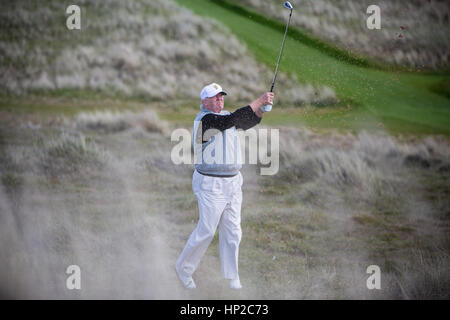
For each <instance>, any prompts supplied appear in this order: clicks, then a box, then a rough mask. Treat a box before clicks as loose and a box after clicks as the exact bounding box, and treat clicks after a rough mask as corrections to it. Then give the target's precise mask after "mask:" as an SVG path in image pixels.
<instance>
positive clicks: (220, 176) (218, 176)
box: [195, 170, 238, 178]
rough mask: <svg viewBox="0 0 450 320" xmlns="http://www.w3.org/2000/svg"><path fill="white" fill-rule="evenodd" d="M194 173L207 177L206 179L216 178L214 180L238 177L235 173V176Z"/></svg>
mask: <svg viewBox="0 0 450 320" xmlns="http://www.w3.org/2000/svg"><path fill="white" fill-rule="evenodd" d="M195 171H197V172H198V173H200V174H201V175H204V176H208V177H216V178H232V177H235V176H237V175H238V174H237V173H236V174H232V175H218V174H210V173H203V172H200V171H198V170H195Z"/></svg>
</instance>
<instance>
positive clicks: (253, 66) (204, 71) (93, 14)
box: [0, 0, 337, 105]
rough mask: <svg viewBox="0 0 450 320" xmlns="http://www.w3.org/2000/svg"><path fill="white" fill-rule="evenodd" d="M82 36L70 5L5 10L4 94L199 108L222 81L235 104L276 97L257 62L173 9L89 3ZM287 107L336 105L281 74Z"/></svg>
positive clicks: (217, 28)
mask: <svg viewBox="0 0 450 320" xmlns="http://www.w3.org/2000/svg"><path fill="white" fill-rule="evenodd" d="M78 5H79V6H80V7H81V9H82V12H81V19H82V23H81V26H82V27H81V28H82V29H81V30H73V31H69V30H68V29H67V28H66V27H65V21H64V19H63V18H64V12H65V9H66V7H65V4H64V3H62V2H60V1H54V0H53V1H46V2H45V3H39V4H38V3H35V2H29V1H15V2H14V4H13V3H8V2H2V4H1V5H0V6H1V7H0V26H1V30H2V31H1V35H2V36H1V37H0V84H1V89H0V90H1V91H2V92H3V93H5V92H6V93H8V92H10V93H15V94H23V93H26V92H29V91H30V90H50V91H51V90H67V89H70V90H86V89H88V90H94V91H95V90H98V91H100V92H101V93H102V94H103V95H112V96H114V95H115V94H119V95H125V96H134V97H139V98H145V99H147V100H163V101H167V100H171V99H174V98H177V99H198V98H199V92H200V90H201V88H202V87H203V86H205V85H206V84H208V83H211V82H218V83H221V85H222V86H223V87H224V88H226V89H227V91H228V92H229V93H230V95H229V98H230V99H231V100H233V101H242V102H245V103H248V101H249V100H250V99H254V98H255V96H256V95H258V94H261V92H264V91H266V90H267V88H268V86H269V84H270V81H271V77H272V72H273V71H272V70H269V69H268V68H267V67H265V66H262V65H260V64H258V63H256V61H255V60H254V58H253V57H252V56H251V55H249V53H248V51H247V49H246V48H245V46H244V45H243V44H242V43H241V42H239V41H238V39H237V38H236V37H235V36H233V35H232V34H231V32H230V31H229V30H228V29H226V28H225V27H224V26H222V25H220V24H218V23H217V22H214V21H213V20H209V19H205V18H200V17H197V16H195V15H194V14H193V13H191V12H190V11H188V10H187V9H184V8H181V7H179V6H178V5H176V4H175V3H173V2H172V1H162V0H159V1H126V2H123V1H118V0H108V1H102V2H98V1H83V2H80V3H78ZM279 83H280V86H279V88H280V95H279V98H278V99H277V101H278V103H281V104H283V103H284V104H290V105H301V104H305V103H310V102H312V103H315V104H333V103H336V101H337V97H336V96H335V94H334V92H333V91H332V90H331V89H329V88H326V87H323V88H322V87H317V88H313V87H312V86H310V85H306V84H301V83H299V82H298V81H297V80H296V79H295V78H293V77H288V76H286V75H283V74H280V78H279Z"/></svg>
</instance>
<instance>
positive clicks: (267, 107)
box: [261, 1, 294, 112]
mask: <svg viewBox="0 0 450 320" xmlns="http://www.w3.org/2000/svg"><path fill="white" fill-rule="evenodd" d="M283 7H285V8H286V9H289V10H291V12H290V14H289V20H288V22H287V24H286V30H285V31H284V37H283V42H282V44H281V50H280V55H279V56H278V62H277V67H276V68H275V75H274V76H273V80H272V86H271V87H270V92H273V88H274V87H275V80H276V79H277V73H278V66H279V65H280V60H281V55H282V54H283V48H284V41H285V40H286V34H287V31H288V27H289V22H291V16H292V9H294V7H293V6H292V4H291V3H290V2H289V1H286V2H285V3H284V4H283ZM261 109H262V110H263V111H264V112H269V111H270V110H272V105H271V104H266V105H265V106H262V107H261Z"/></svg>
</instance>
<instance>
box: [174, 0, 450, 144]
mask: <svg viewBox="0 0 450 320" xmlns="http://www.w3.org/2000/svg"><path fill="white" fill-rule="evenodd" d="M178 3H179V4H181V5H183V6H185V7H187V8H189V9H191V10H192V11H193V12H194V13H196V14H198V15H201V16H206V17H209V18H213V19H216V20H217V21H219V22H221V23H222V24H224V25H226V26H227V27H228V28H229V29H230V30H231V31H232V32H233V33H234V34H235V35H236V36H237V37H238V38H239V39H240V40H242V41H243V42H245V43H246V44H247V46H248V49H249V51H250V52H251V53H252V54H253V55H254V56H255V57H256V59H257V60H259V61H261V62H263V63H265V64H267V65H268V66H270V67H275V64H276V60H277V57H278V53H279V49H280V45H281V41H282V36H283V28H281V27H282V24H280V23H279V22H276V21H273V20H271V19H269V18H265V17H264V16H262V15H261V14H258V13H256V12H252V11H250V10H247V9H242V7H240V6H239V5H237V4H236V5H235V4H233V5H229V4H227V3H225V4H223V3H222V2H220V3H219V2H216V1H206V0H192V1H178ZM294 14H295V12H294ZM286 18H287V16H286ZM290 30H291V31H290V32H289V35H288V38H287V40H286V46H285V49H284V53H283V59H282V63H281V65H280V70H281V71H283V72H286V73H288V74H293V75H295V76H296V77H297V78H298V79H299V80H300V81H302V82H309V83H312V84H313V85H326V86H329V87H331V88H332V89H333V90H335V92H336V94H337V95H338V97H339V98H340V99H341V100H344V101H352V105H351V110H349V111H347V112H346V113H345V115H348V114H349V115H350V116H348V117H347V118H345V117H340V115H339V113H338V114H336V113H334V114H333V113H331V114H330V115H326V116H325V115H323V114H322V115H316V114H315V113H313V114H311V115H309V116H307V117H302V118H301V119H299V121H298V123H299V124H304V125H307V126H310V127H327V128H344V129H347V128H353V129H356V130H359V129H363V128H366V124H368V126H369V128H373V127H374V125H375V128H376V127H377V126H380V127H382V128H383V129H385V130H387V131H389V132H391V133H393V134H397V133H413V134H445V135H449V134H450V100H449V99H448V97H446V94H444V93H445V92H442V91H443V89H442V83H445V82H446V81H448V80H447V79H449V75H448V74H442V73H441V74H421V73H419V72H407V71H401V70H394V69H392V70H389V68H388V67H385V66H384V67H383V66H382V65H379V64H376V63H374V62H372V61H370V60H368V59H365V58H358V57H356V56H354V55H352V54H351V53H346V52H344V51H343V50H339V49H337V48H335V47H333V46H331V45H327V44H324V43H322V42H320V41H318V40H314V38H312V37H310V36H306V35H304V34H303V33H302V32H301V31H300V30H298V29H296V28H294V27H290ZM269 85H270V84H267V86H268V87H269ZM275 93H276V88H275ZM355 105H357V106H358V108H357V109H355V110H354V107H355ZM279 112H280V111H279V110H277V108H276V105H275V108H274V110H273V111H272V113H271V114H270V115H267V116H266V119H267V121H270V120H269V119H270V118H271V117H276V118H278V120H277V121H275V122H278V121H280V122H281V121H282V120H283V119H284V120H286V121H287V122H292V119H291V118H292V117H291V115H290V114H283V115H282V114H280V113H279ZM355 116H356V118H355ZM358 117H359V119H358ZM265 121H266V120H265ZM380 123H381V125H380Z"/></svg>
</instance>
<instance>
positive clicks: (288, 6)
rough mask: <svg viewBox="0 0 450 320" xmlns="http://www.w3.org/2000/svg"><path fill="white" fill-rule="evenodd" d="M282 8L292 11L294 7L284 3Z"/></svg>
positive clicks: (287, 2)
mask: <svg viewBox="0 0 450 320" xmlns="http://www.w3.org/2000/svg"><path fill="white" fill-rule="evenodd" d="M283 6H284V7H285V8H286V9H289V10H292V9H294V7H293V6H292V4H291V3H290V2H289V1H286V2H285V3H283Z"/></svg>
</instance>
